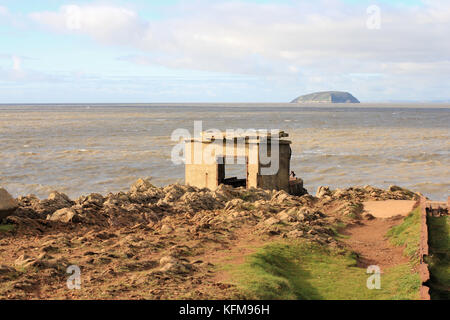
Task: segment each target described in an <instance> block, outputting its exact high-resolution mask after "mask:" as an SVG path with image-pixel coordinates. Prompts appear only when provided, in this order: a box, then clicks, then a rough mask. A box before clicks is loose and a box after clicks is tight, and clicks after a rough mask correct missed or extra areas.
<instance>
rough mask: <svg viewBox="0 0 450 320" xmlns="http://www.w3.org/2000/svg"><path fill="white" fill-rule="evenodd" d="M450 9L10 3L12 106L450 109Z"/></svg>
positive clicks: (4, 33)
mask: <svg viewBox="0 0 450 320" xmlns="http://www.w3.org/2000/svg"><path fill="white" fill-rule="evenodd" d="M449 39H450V1H448V0H409V1H408V0H398V1H395V0H392V1H388V0H378V1H365V0H361V1H358V0H318V1H309V0H305V1H302V0H278V1H269V0H240V1H224V0H182V1H179V0H164V1H154V0H135V1H122V0H114V1H106V0H104V1H58V0H40V1H26V0H0V104H1V103H127V102H128V103H158V102H289V101H290V100H292V99H294V98H296V97H297V96H299V95H302V94H307V93H310V92H315V91H328V90H338V91H349V92H351V93H352V94H353V95H355V96H356V97H357V98H358V99H359V100H361V101H362V102H383V101H449V100H450V41H449Z"/></svg>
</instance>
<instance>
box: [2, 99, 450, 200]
mask: <svg viewBox="0 0 450 320" xmlns="http://www.w3.org/2000/svg"><path fill="white" fill-rule="evenodd" d="M195 120H203V128H204V129H209V128H217V129H221V130H225V129H232V128H244V129H245V128H256V129H260V128H268V129H281V130H285V131H287V132H288V133H289V134H290V138H291V140H292V149H293V159H292V162H291V167H292V169H293V170H294V171H295V172H296V173H297V175H298V176H300V177H302V178H303V179H304V181H305V186H306V188H307V189H308V190H309V191H310V192H311V193H314V192H315V190H316V188H317V187H318V186H319V185H329V186H331V187H346V186H352V185H366V184H370V185H375V186H379V187H387V186H389V185H391V184H398V185H401V186H405V187H408V188H411V189H413V190H416V191H420V192H422V193H424V194H425V195H427V196H429V197H431V198H432V199H436V200H441V199H446V198H447V195H449V194H450V192H449V180H450V169H449V168H450V166H449V165H450V157H449V151H450V139H449V136H450V126H449V123H450V106H439V107H432V106H420V105H412V106H398V105H393V106H386V105H384V106H377V105H370V106H364V105H358V106H357V107H355V106H354V105H353V106H346V107H336V106H321V107H298V106H293V105H288V104H264V105H262V104H261V105H257V104H254V105H247V104H245V105H237V104H235V105H230V104H224V105H219V104H212V105H193V104H191V105H188V104H184V105H131V106H119V105H103V106H100V105H91V106H88V105H75V106H74V105H72V106H69V105H59V106H55V105H50V106H37V105H36V106H1V105H0V186H3V187H5V188H6V189H7V190H9V191H10V192H11V193H12V194H13V195H14V196H18V195H24V194H29V193H34V194H36V195H38V196H39V197H47V196H48V193H49V192H51V191H52V190H60V191H64V192H66V193H67V194H69V195H70V196H71V197H74V198H75V197H77V196H79V195H82V194H87V193H91V192H100V193H107V192H110V191H111V192H116V191H119V190H125V189H127V188H128V187H129V186H130V185H131V183H132V182H134V181H135V180H136V179H137V178H140V177H151V178H152V180H153V182H154V184H156V185H166V184H169V183H173V182H183V179H184V167H183V166H175V165H174V164H173V163H172V162H171V150H172V147H173V145H174V144H175V143H174V142H172V141H170V135H171V133H172V131H173V130H175V129H177V128H186V129H188V130H189V131H190V132H193V123H194V121H195Z"/></svg>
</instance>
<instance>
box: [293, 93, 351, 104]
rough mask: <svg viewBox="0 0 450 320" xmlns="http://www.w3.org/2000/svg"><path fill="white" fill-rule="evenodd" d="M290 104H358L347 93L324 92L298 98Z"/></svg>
mask: <svg viewBox="0 0 450 320" xmlns="http://www.w3.org/2000/svg"><path fill="white" fill-rule="evenodd" d="M291 103H359V100H358V99H356V98H355V97H354V96H353V95H352V94H350V93H348V92H342V91H324V92H314V93H310V94H307V95H304V96H300V97H298V98H296V99H294V100H292V101H291Z"/></svg>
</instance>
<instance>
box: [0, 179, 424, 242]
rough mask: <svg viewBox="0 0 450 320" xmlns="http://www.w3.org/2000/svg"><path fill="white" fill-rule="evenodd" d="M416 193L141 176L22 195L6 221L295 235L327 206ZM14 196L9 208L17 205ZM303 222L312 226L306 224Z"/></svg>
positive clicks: (356, 208) (351, 206)
mask: <svg viewBox="0 0 450 320" xmlns="http://www.w3.org/2000/svg"><path fill="white" fill-rule="evenodd" d="M4 192H5V191H4ZM0 194H1V189H0ZM4 197H5V196H4ZM417 197H418V195H417V194H415V193H413V192H411V191H409V190H406V189H403V188H400V187H396V186H392V187H390V188H389V189H388V190H382V189H378V188H374V187H371V186H366V187H361V188H360V187H353V188H347V189H336V190H330V188H329V187H320V188H319V189H318V191H317V194H316V197H313V196H310V195H304V196H301V197H297V196H292V195H289V194H288V193H286V192H285V191H275V190H273V191H271V190H260V189H244V188H232V187H230V186H225V185H221V186H220V187H219V188H218V189H217V190H215V191H211V190H209V189H198V188H195V187H191V186H185V185H180V184H173V185H169V186H166V187H163V188H159V187H155V186H154V185H152V184H151V183H150V181H148V180H143V179H139V180H138V181H136V182H135V183H134V184H133V185H132V186H131V188H130V190H129V191H128V192H119V193H115V194H113V193H110V194H108V195H106V196H103V195H101V194H97V193H93V194H90V195H88V196H82V197H80V198H78V199H77V200H74V201H73V200H71V199H69V197H67V196H66V195H65V194H63V193H59V192H53V193H51V194H50V196H49V197H48V199H45V200H39V199H38V198H37V197H35V196H34V195H29V196H24V197H19V198H18V201H17V210H15V213H14V214H13V215H11V216H9V217H8V218H7V219H6V220H7V222H9V223H13V224H16V225H19V226H23V227H24V228H23V229H28V230H33V229H40V230H42V229H45V228H51V227H53V226H55V224H56V225H60V226H61V225H75V226H76V225H84V226H89V225H91V226H98V227H125V226H134V225H139V224H142V225H148V224H152V225H155V228H160V232H161V233H164V234H170V233H171V232H172V231H173V229H174V228H176V227H177V225H176V224H174V223H172V226H170V224H168V223H165V226H164V227H163V224H161V221H162V220H163V219H165V218H170V217H172V216H181V217H187V218H189V219H190V218H192V217H194V216H196V215H201V216H210V217H211V219H212V221H213V223H223V222H225V221H228V222H233V221H234V222H236V221H240V220H254V222H255V225H256V224H258V226H259V227H260V228H259V229H260V230H261V231H262V232H266V233H272V234H278V233H280V232H281V233H282V231H280V226H283V225H284V226H286V225H287V226H289V227H292V226H294V229H295V230H294V229H292V228H291V229H290V230H288V234H289V235H290V236H295V235H299V232H300V231H302V232H308V231H309V230H310V227H311V226H313V225H314V223H315V222H314V221H320V220H321V219H323V218H325V215H324V214H323V213H322V212H321V210H322V209H323V208H325V207H327V206H334V207H336V208H338V209H337V210H340V211H341V212H342V214H343V215H347V216H351V215H354V216H356V215H358V214H360V213H361V210H362V208H361V207H362V205H361V202H363V201H366V200H387V199H402V200H409V199H415V198H417ZM11 199H12V198H11ZM11 199H10V200H9V201H10V204H9V206H10V209H12V208H14V203H13V202H11ZM12 200H13V199H12ZM13 201H14V200H13ZM3 203H4V202H3ZM11 212H12V211H9V214H11ZM305 225H306V226H309V227H308V228H305ZM300 226H301V227H300ZM281 229H283V228H281ZM288 229H289V228H288ZM291 231H295V232H291ZM297 231H298V232H297Z"/></svg>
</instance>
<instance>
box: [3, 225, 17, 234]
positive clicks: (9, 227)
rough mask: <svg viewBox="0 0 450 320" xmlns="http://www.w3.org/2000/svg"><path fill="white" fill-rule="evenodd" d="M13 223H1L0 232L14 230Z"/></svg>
mask: <svg viewBox="0 0 450 320" xmlns="http://www.w3.org/2000/svg"><path fill="white" fill-rule="evenodd" d="M14 228H15V227H14V225H12V224H1V225H0V232H9V231H13V230H14Z"/></svg>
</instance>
